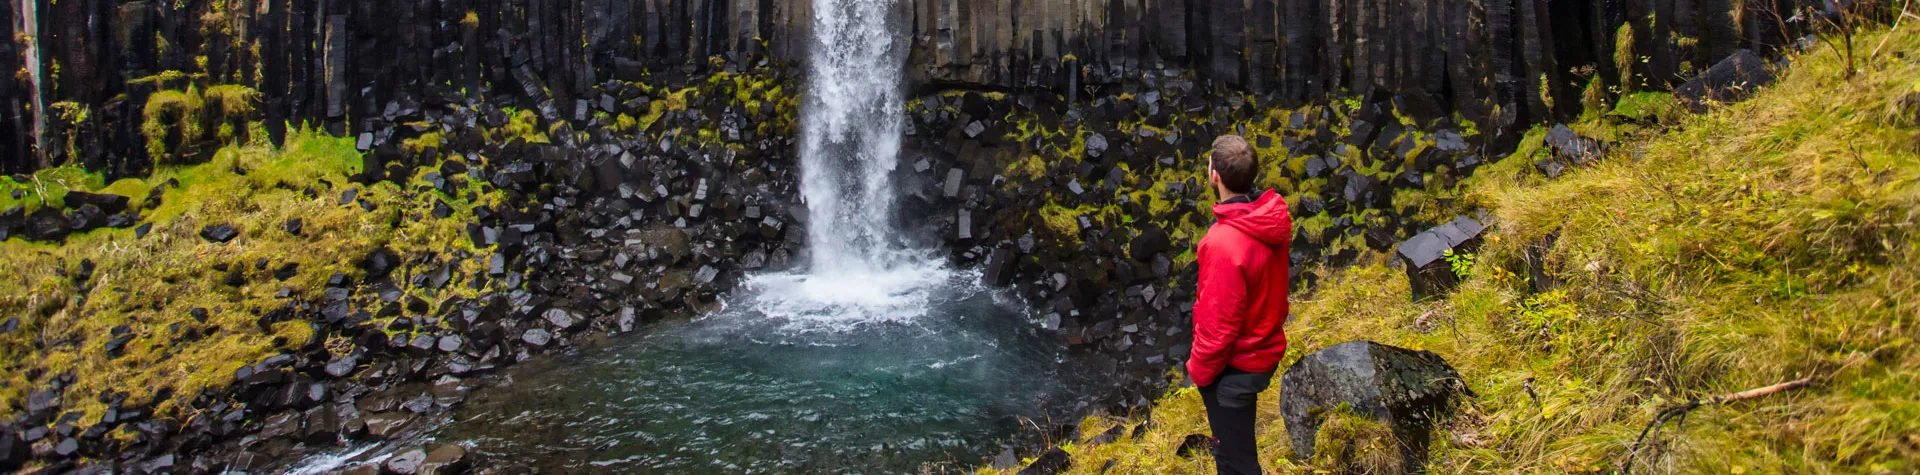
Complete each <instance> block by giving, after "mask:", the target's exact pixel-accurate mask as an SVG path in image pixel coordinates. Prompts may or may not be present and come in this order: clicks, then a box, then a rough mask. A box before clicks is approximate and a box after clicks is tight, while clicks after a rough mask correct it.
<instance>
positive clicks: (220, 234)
mask: <svg viewBox="0 0 1920 475" xmlns="http://www.w3.org/2000/svg"><path fill="white" fill-rule="evenodd" d="M236 237H240V231H239V230H237V229H234V228H233V225H231V224H225V223H222V224H210V225H207V226H206V227H203V228H200V238H201V239H205V240H207V242H217V243H221V244H225V243H227V242H228V241H232V240H233V238H236Z"/></svg>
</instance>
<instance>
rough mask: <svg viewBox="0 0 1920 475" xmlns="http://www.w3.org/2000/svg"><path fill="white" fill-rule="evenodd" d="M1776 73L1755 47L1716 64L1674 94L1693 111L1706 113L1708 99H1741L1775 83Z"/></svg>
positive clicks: (1723, 100) (1724, 100) (1736, 100)
mask: <svg viewBox="0 0 1920 475" xmlns="http://www.w3.org/2000/svg"><path fill="white" fill-rule="evenodd" d="M1773 80H1774V75H1773V71H1772V70H1771V69H1768V66H1767V60H1766V59H1763V58H1761V57H1760V55H1758V54H1754V52H1753V51H1752V50H1745V49H1743V50H1740V51H1736V52H1734V53H1733V55H1731V56H1727V57H1726V59H1722V60H1720V62H1718V63H1714V65H1713V67H1712V68H1709V69H1707V72H1706V73H1705V74H1701V75H1699V76H1697V77H1695V78H1693V80H1691V81H1687V83H1686V84H1681V85H1680V87H1677V88H1674V90H1673V97H1674V98H1675V99H1679V100H1680V101H1681V102H1682V103H1685V104H1687V107H1688V108H1690V109H1692V110H1693V111H1694V112H1706V104H1707V102H1708V101H1717V102H1738V101H1741V100H1745V99H1746V98H1747V96H1751V95H1753V92H1754V91H1755V90H1757V89H1759V88H1761V87H1763V86H1766V85H1768V84H1773Z"/></svg>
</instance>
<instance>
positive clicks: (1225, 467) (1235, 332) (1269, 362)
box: [1187, 135, 1293, 475]
mask: <svg viewBox="0 0 1920 475" xmlns="http://www.w3.org/2000/svg"><path fill="white" fill-rule="evenodd" d="M1259 165H1260V164H1259V160H1258V159H1257V157H1255V156H1254V153H1253V147H1251V146H1248V145H1247V141H1246V140H1245V139H1242V138H1240V137H1238V136H1233V135H1227V136H1222V137H1220V138H1219V139H1216V140H1214V141H1213V153H1212V154H1211V155H1210V157H1209V158H1208V163H1207V169H1208V170H1207V176H1208V181H1210V182H1212V184H1213V189H1214V191H1215V192H1217V193H1219V197H1220V201H1219V204H1216V205H1214V207H1213V215H1214V218H1215V219H1216V221H1214V223H1213V227H1212V228H1209V229H1208V230H1207V235H1206V237H1203V238H1200V245H1199V250H1198V259H1199V264H1200V288H1199V295H1198V296H1197V297H1195V300H1194V303H1193V354H1192V357H1191V358H1190V359H1188V360H1187V374H1188V376H1190V377H1192V378H1193V384H1195V385H1198V386H1199V387H1200V399H1201V401H1202V402H1203V403H1204V404H1205V405H1206V408H1207V425H1209V426H1211V427H1212V429H1213V437H1214V443H1215V446H1214V465H1215V467H1216V468H1217V469H1218V471H1219V473H1220V474H1221V475H1228V474H1243V475H1254V474H1259V473H1260V471H1261V469H1260V459H1259V454H1257V453H1256V451H1255V449H1256V448H1255V447H1254V441H1253V426H1254V424H1253V422H1254V415H1255V412H1256V411H1255V410H1254V407H1255V405H1254V402H1255V399H1256V398H1257V397H1258V396H1259V394H1260V391H1262V390H1265V389H1266V388H1267V384H1268V382H1270V381H1271V380H1272V379H1273V371H1274V368H1275V367H1277V366H1279V364H1280V357H1281V356H1282V355H1285V354H1286V352H1287V334H1286V332H1285V331H1284V330H1282V329H1281V325H1282V324H1285V323H1286V321H1287V256H1288V248H1289V247H1290V246H1291V238H1292V236H1293V217H1292V216H1289V215H1288V214H1287V200H1286V198H1284V197H1281V196H1280V193H1278V192H1274V191H1266V192H1258V191H1255V190H1254V189H1253V180H1254V178H1255V176H1256V175H1258V174H1259V169H1260V166H1259Z"/></svg>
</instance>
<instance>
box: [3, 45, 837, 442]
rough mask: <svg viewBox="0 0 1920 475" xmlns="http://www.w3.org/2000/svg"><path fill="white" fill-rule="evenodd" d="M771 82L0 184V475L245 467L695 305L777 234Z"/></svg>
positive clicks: (400, 109)
mask: <svg viewBox="0 0 1920 475" xmlns="http://www.w3.org/2000/svg"><path fill="white" fill-rule="evenodd" d="M527 84H528V86H529V90H530V91H534V92H538V91H539V90H540V89H539V88H538V83H537V81H533V80H530V81H529V82H528V83H527ZM676 85H677V86H678V87H676ZM791 87H792V83H791V80H790V76H785V75H783V74H782V73H780V72H779V71H777V70H774V69H771V68H761V69H758V70H754V71H751V72H747V73H739V74H728V73H716V74H711V75H702V76H699V77H692V78H689V77H684V76H681V77H677V78H674V79H661V80H658V81H655V82H650V83H649V82H617V81H616V82H609V83H606V84H604V85H601V86H597V87H596V90H597V91H600V92H601V94H600V95H599V97H600V100H598V101H596V102H595V103H594V104H593V105H592V106H591V107H592V110H591V111H589V110H586V109H580V110H579V111H578V113H577V114H576V115H575V116H572V117H566V116H561V115H559V114H558V113H557V112H556V111H555V110H553V109H552V108H551V107H549V106H548V104H546V103H545V102H537V103H536V105H535V107H534V108H531V109H516V108H512V107H496V106H495V105H493V104H489V103H486V102H482V101H467V100H463V99H460V98H457V97H439V98H428V99H424V100H419V101H410V100H396V101H394V102H392V103H389V104H388V105H387V107H386V108H385V110H386V113H385V114H384V115H383V116H381V117H380V118H379V119H377V120H370V121H369V122H370V123H377V124H383V125H381V126H380V127H378V130H376V131H374V132H369V133H364V134H360V135H359V136H357V137H348V138H340V139H335V138H328V137H325V136H324V135H320V134H316V133H311V132H300V133H297V134H296V136H295V137H294V138H293V139H292V142H289V143H288V145H287V146H286V147H285V148H284V149H281V150H274V149H272V148H271V147H270V146H268V145H263V144H261V142H260V141H255V142H254V144H253V145H235V146H232V147H228V148H224V149H221V150H220V151H219V152H208V153H206V156H205V157H203V158H187V160H190V161H203V162H204V163H199V164H194V165H186V166H183V167H180V168H168V169H165V170H163V171H162V172H160V173H157V174H155V175H154V176H152V177H147V178H146V179H128V180H120V181H116V182H114V183H112V184H104V183H99V182H101V181H103V180H100V179H99V178H98V177H97V176H95V175H88V174H85V173H82V172H79V171H77V170H71V169H60V170H54V171H50V172H46V173H42V174H39V175H34V176H17V177H9V178H6V179H5V181H6V182H7V188H8V191H9V193H8V196H9V199H11V200H14V201H15V202H14V203H8V206H9V208H8V209H9V211H8V212H7V213H6V214H5V215H4V216H5V218H4V219H0V229H4V230H5V231H0V234H4V235H8V236H9V237H11V238H12V240H10V241H7V242H6V243H5V244H6V246H7V248H6V249H5V252H6V253H7V254H8V255H10V256H20V257H22V259H18V260H16V259H11V258H10V259H9V263H8V269H9V270H11V271H14V272H13V273H12V274H13V275H17V276H18V278H17V279H9V281H8V282H7V285H9V286H16V287H15V288H14V289H12V290H10V291H9V297H6V298H4V299H0V307H4V308H7V312H6V313H7V314H9V315H18V316H14V317H10V318H9V319H8V320H7V323H6V325H5V327H4V328H5V330H4V331H0V341H4V342H5V348H6V349H7V351H8V352H9V353H10V354H13V355H21V356H25V355H33V356H32V357H29V358H15V359H13V360H12V362H11V363H8V366H7V378H6V380H5V381H6V384H5V386H4V388H5V389H6V390H7V392H8V394H9V397H8V400H9V401H10V402H11V404H9V407H7V408H6V409H7V410H8V412H9V413H11V416H10V417H9V423H8V424H7V425H6V428H5V429H4V430H0V441H4V447H0V449H4V450H0V456H4V458H3V459H0V468H6V469H9V470H11V469H19V468H22V467H25V468H27V469H29V470H30V471H35V472H50V473H59V472H65V471H75V470H78V471H87V470H99V469H111V470H115V471H128V472H136V473H137V472H172V473H181V472H207V471H221V470H261V469H263V468H266V467H273V466H276V465H274V464H278V463H283V462H284V461H285V459H286V458H287V457H288V456H290V455H292V454H297V453H304V452H311V451H314V450H325V449H326V448H327V447H333V446H336V445H337V444H340V443H344V442H349V441H354V440H377V439H380V438H383V437H387V436H390V435H394V434H397V433H399V432H401V431H405V430H407V428H408V424H409V423H410V422H411V421H414V420H416V419H417V418H419V417H420V415H421V414H423V413H431V412H435V411H438V410H441V409H444V408H446V407H450V406H453V405H457V404H458V403H459V402H460V401H461V400H462V399H463V397H464V394H465V393H466V392H467V391H469V390H470V389H471V388H472V387H473V386H475V384H471V383H469V382H468V380H469V379H471V378H475V377H478V376H483V375H486V374H490V373H492V372H494V371H496V370H497V369H499V368H501V367H504V366H507V365H511V364H514V363H516V362H520V361H525V360H527V359H529V358H534V357H536V356H537V355H540V354H544V353H554V352H565V351H569V350H570V349H571V348H574V347H577V346H579V345H582V344H585V343H586V342H587V341H590V340H594V339H596V338H599V337H601V336H603V335H608V334H614V333H625V332H631V331H634V330H635V329H636V328H638V327H640V326H643V325H645V324H647V323H649V322H653V321H658V320H662V319H676V318H685V317H687V316H691V315H695V314H698V313H700V312H703V311H705V310H707V309H710V308H712V307H713V306H714V305H715V304H716V301H715V299H716V298H717V296H718V295H720V294H721V293H722V292H724V291H725V290H726V289H728V288H730V287H731V286H732V284H733V282H735V281H736V280H737V278H738V277H739V276H740V275H741V273H743V272H750V271H754V270H758V269H768V268H781V267H785V266H788V265H790V263H791V262H793V258H794V255H795V254H796V253H799V252H801V251H800V246H801V245H802V244H804V243H803V241H804V233H802V232H791V233H790V232H788V230H789V228H790V227H791V226H793V225H797V224H799V223H802V222H803V221H802V220H803V219H804V209H801V208H796V207H794V206H793V205H792V203H795V202H797V198H796V197H795V188H796V185H797V184H796V183H795V180H796V179H797V178H796V177H797V175H796V174H795V172H796V170H795V168H794V166H795V162H796V161H795V160H794V159H793V157H792V156H791V153H792V152H791V150H792V148H793V147H792V146H791V144H790V143H789V141H788V138H787V137H788V136H790V135H791V128H792V123H793V122H792V121H793V118H792V117H793V108H794V107H795V102H794V101H793V99H792V98H791V96H790V95H789V94H785V93H782V92H780V91H782V90H783V88H784V90H791ZM508 102H511V101H508ZM256 127H257V126H256ZM68 175H71V176H68ZM149 184H151V185H150V186H149ZM49 187H51V188H54V189H56V190H58V191H62V192H64V193H46V192H45V190H46V189H48V188H49ZM67 189H72V190H74V191H70V192H69V191H66V190H67ZM93 192H99V193H97V194H95V193H93ZM120 228H128V229H120ZM29 241H31V242H29ZM122 249H125V250H124V251H123V250H122ZM128 251H131V252H130V253H129V252H128ZM154 265H161V266H162V267H163V268H153V267H151V266H154ZM130 383H131V384H139V385H147V386H129V384H130ZM16 396H17V397H16Z"/></svg>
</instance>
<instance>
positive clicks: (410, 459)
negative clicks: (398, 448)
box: [386, 448, 427, 475]
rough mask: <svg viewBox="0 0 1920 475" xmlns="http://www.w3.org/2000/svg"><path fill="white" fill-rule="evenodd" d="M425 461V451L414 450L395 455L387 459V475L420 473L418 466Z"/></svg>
mask: <svg viewBox="0 0 1920 475" xmlns="http://www.w3.org/2000/svg"><path fill="white" fill-rule="evenodd" d="M426 461H427V451H426V449H420V448H415V449H410V450H407V451H404V452H400V453H399V454H396V455H394V456H393V457H390V458H388V459H387V463H386V468H387V473H395V474H399V475H413V474H416V473H422V472H421V471H420V466H421V464H424V463H426Z"/></svg>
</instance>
